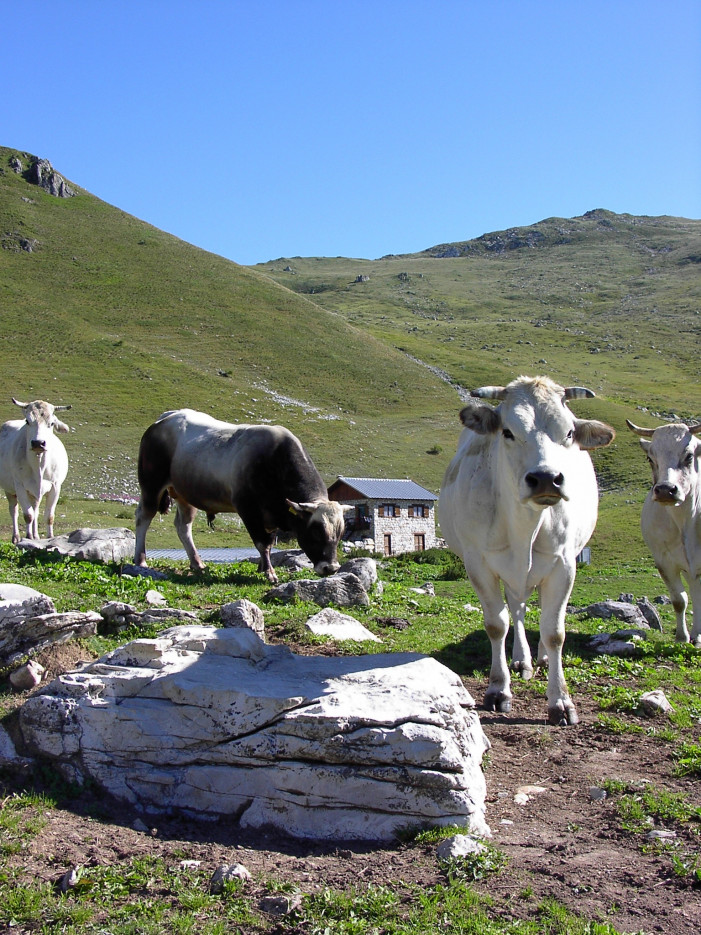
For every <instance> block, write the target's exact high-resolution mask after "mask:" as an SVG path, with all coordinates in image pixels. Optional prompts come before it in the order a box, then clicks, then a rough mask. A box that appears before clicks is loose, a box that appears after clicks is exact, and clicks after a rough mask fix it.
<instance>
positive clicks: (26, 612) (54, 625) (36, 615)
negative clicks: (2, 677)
mask: <svg viewBox="0 0 701 935" xmlns="http://www.w3.org/2000/svg"><path fill="white" fill-rule="evenodd" d="M100 620H101V617H100V615H99V614H95V613H93V612H88V613H80V612H78V611H70V612H68V613H62V614H59V613H56V607H55V605H54V602H53V601H52V600H51V598H50V597H48V596H47V595H46V594H41V593H40V592H39V591H35V590H34V589H33V588H25V587H22V586H21V585H7V584H0V665H4V666H12V665H14V664H16V663H18V662H20V661H21V660H22V659H23V658H24V657H25V656H30V657H31V656H35V655H36V654H37V653H39V652H41V650H42V649H46V647H47V646H51V645H52V644H53V643H65V642H67V641H68V640H70V639H75V638H78V637H84V636H94V635H95V633H96V632H97V624H98V622H99V621H100Z"/></svg>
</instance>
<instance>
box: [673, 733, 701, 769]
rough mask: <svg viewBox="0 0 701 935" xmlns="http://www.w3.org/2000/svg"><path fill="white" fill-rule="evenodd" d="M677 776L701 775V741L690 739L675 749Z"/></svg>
mask: <svg viewBox="0 0 701 935" xmlns="http://www.w3.org/2000/svg"><path fill="white" fill-rule="evenodd" d="M673 756H674V759H675V760H676V761H677V765H676V767H675V769H674V775H675V776H701V743H694V742H691V741H689V742H688V743H683V744H681V746H680V747H679V748H678V749H677V750H675V751H674V754H673Z"/></svg>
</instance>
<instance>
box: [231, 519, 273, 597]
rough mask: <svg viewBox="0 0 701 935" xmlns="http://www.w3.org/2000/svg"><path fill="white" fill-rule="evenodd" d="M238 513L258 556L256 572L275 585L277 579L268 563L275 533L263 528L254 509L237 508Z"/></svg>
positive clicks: (261, 520) (263, 525)
mask: <svg viewBox="0 0 701 935" xmlns="http://www.w3.org/2000/svg"><path fill="white" fill-rule="evenodd" d="M238 513H239V516H240V517H241V522H242V523H243V525H244V526H245V527H246V530H247V532H248V535H249V536H250V537H251V541H252V542H253V545H254V546H255V547H256V548H257V549H258V552H259V554H260V561H259V562H258V571H260V572H262V573H263V574H264V575H265V577H266V578H267V579H268V581H269V582H270V583H271V584H277V583H278V577H277V575H276V574H275V571H274V569H273V563H272V562H271V561H270V549H271V547H272V544H273V542H274V541H275V533H274V532H270V531H269V530H268V529H266V528H265V522H264V520H263V517H262V515H261V514H260V513H259V512H258V511H257V510H256V509H252V508H250V507H239V511H238Z"/></svg>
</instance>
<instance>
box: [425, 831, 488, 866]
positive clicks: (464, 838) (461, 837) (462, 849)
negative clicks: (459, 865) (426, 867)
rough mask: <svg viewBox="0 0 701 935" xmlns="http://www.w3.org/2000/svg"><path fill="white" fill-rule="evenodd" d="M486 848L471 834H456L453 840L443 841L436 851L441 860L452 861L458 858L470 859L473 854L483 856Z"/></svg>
mask: <svg viewBox="0 0 701 935" xmlns="http://www.w3.org/2000/svg"><path fill="white" fill-rule="evenodd" d="M486 850H487V848H486V846H485V845H484V844H483V843H482V842H481V841H480V840H478V838H475V837H473V836H472V835H469V834H455V835H453V837H452V838H446V839H445V841H441V843H440V844H439V845H438V847H437V849H436V855H437V857H438V859H439V860H452V859H455V858H457V857H470V856H471V855H472V854H481V853H482V852H483V851H486Z"/></svg>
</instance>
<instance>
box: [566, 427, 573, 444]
mask: <svg viewBox="0 0 701 935" xmlns="http://www.w3.org/2000/svg"><path fill="white" fill-rule="evenodd" d="M573 440H574V429H570V430H569V432H568V433H567V435H565V441H566V442H571V441H573Z"/></svg>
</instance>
